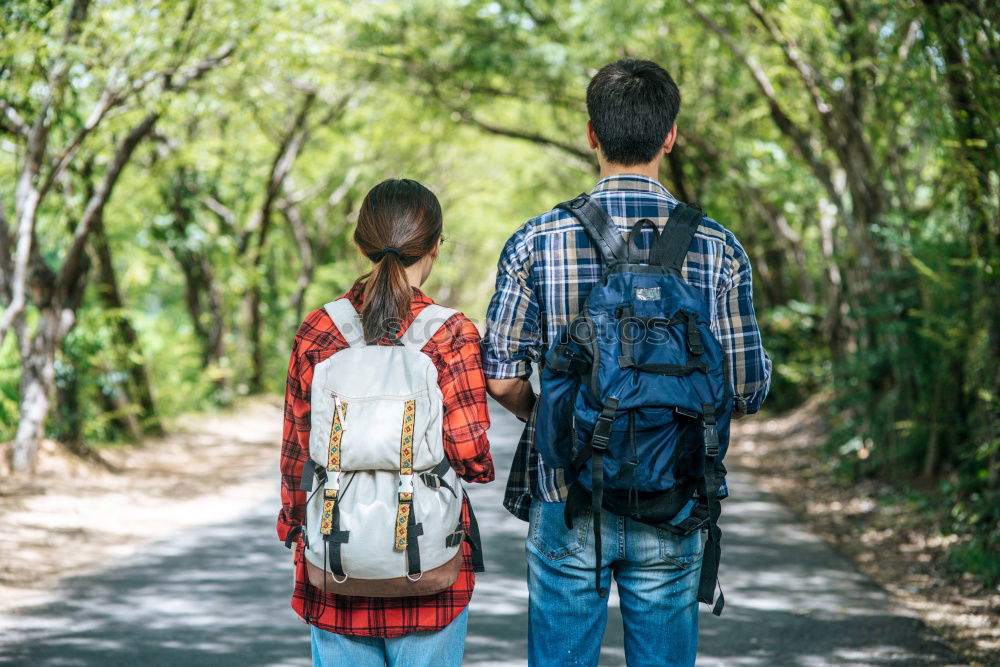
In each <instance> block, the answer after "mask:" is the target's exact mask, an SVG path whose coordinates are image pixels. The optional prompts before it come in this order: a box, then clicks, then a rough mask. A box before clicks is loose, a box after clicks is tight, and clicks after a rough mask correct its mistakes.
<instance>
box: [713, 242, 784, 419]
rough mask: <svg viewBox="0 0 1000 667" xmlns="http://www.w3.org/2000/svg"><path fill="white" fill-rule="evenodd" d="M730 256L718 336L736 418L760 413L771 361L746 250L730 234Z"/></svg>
mask: <svg viewBox="0 0 1000 667" xmlns="http://www.w3.org/2000/svg"><path fill="white" fill-rule="evenodd" d="M727 246H728V247H727V254H729V255H730V262H731V268H732V273H731V275H730V277H729V281H728V282H729V284H728V286H727V289H725V290H724V291H723V292H722V293H721V294H720V296H719V302H718V305H717V307H718V318H717V321H718V329H719V331H718V332H717V336H718V338H719V342H720V343H721V344H722V347H723V349H724V350H725V352H726V357H727V359H728V361H729V368H730V373H729V376H730V378H731V380H732V383H733V393H734V394H735V398H736V403H735V406H734V409H733V418H734V419H739V418H741V417H743V416H745V415H748V414H753V413H755V412H757V411H758V410H760V406H761V404H762V403H763V402H764V398H765V397H766V396H767V392H768V390H769V389H770V386H771V359H770V358H769V357H768V356H767V353H766V352H765V351H764V345H763V342H762V341H761V338H760V328H759V327H758V326H757V316H756V314H755V313H754V308H753V284H752V282H753V280H752V271H751V268H750V259H749V257H747V254H746V251H744V250H743V247H742V246H741V245H740V244H739V241H737V240H736V237H735V236H733V235H732V234H729V238H728V239H727Z"/></svg>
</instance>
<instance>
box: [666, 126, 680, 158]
mask: <svg viewBox="0 0 1000 667" xmlns="http://www.w3.org/2000/svg"><path fill="white" fill-rule="evenodd" d="M675 141H677V123H674V125H673V127H671V128H670V131H669V132H667V138H666V139H664V140H663V152H664V153H669V152H670V151H672V150H674V142H675Z"/></svg>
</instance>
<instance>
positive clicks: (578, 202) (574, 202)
mask: <svg viewBox="0 0 1000 667" xmlns="http://www.w3.org/2000/svg"><path fill="white" fill-rule="evenodd" d="M587 199H589V197H588V196H587V195H585V194H582V195H577V196H576V197H574V198H573V199H570V200H569V205H570V206H572V207H573V208H575V209H581V208H583V207H584V206H585V205H586V203H587Z"/></svg>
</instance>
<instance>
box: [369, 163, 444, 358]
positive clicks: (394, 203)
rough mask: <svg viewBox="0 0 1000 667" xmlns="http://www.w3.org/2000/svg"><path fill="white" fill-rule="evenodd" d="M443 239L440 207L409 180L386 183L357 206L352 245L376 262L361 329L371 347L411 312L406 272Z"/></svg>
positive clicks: (425, 191)
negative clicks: (358, 207)
mask: <svg viewBox="0 0 1000 667" xmlns="http://www.w3.org/2000/svg"><path fill="white" fill-rule="evenodd" d="M440 238H441V204H440V203H438V200H437V197H435V196H434V193H433V192H431V191H430V190H428V189H427V188H425V187H424V186H422V185H421V184H420V183H417V182H416V181H412V180H410V179H408V178H401V179H388V180H385V181H382V182H381V183H379V184H378V185H376V186H375V187H374V188H372V189H371V190H370V191H369V192H368V194H367V195H365V200H364V201H363V202H362V203H361V210H360V211H359V213H358V226H357V228H356V229H355V230H354V242H355V243H357V244H358V247H360V248H361V252H363V253H364V254H365V256H366V257H368V259H370V260H371V261H372V262H374V263H375V266H374V267H372V270H371V272H370V273H367V274H365V275H364V276H362V277H361V278H360V280H362V281H364V305H363V306H362V307H361V326H362V328H363V329H364V332H365V340H366V341H367V342H369V343H375V342H378V341H379V340H381V339H382V338H384V337H385V336H387V335H390V334H392V335H395V334H396V332H397V331H398V328H399V325H400V323H401V322H402V321H403V320H404V319H405V318H406V316H407V315H408V314H409V312H410V300H411V299H412V298H413V290H412V289H411V287H410V283H409V281H408V280H407V277H406V272H405V271H404V269H405V268H406V267H408V266H410V265H411V264H414V263H416V262H417V261H419V260H420V258H422V257H424V256H425V255H427V253H429V252H431V251H432V250H433V249H434V245H435V244H436V243H437V242H438V239H440Z"/></svg>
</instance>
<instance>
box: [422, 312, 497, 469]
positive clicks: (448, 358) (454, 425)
mask: <svg viewBox="0 0 1000 667" xmlns="http://www.w3.org/2000/svg"><path fill="white" fill-rule="evenodd" d="M434 339H435V341H436V342H437V343H438V356H439V359H440V363H439V364H438V386H439V387H440V388H441V393H442V395H443V398H444V424H443V426H444V451H445V454H446V455H447V456H448V459H449V461H451V466H452V468H453V469H454V470H455V472H456V473H457V474H458V476H459V477H461V478H462V479H464V480H466V481H468V482H480V483H486V482H491V481H493V479H494V476H495V475H494V471H493V457H492V456H490V443H489V440H488V439H487V437H486V431H487V429H489V427H490V415H489V410H488V407H487V403H486V381H485V379H484V378H483V360H482V354H481V352H480V338H479V332H478V331H477V330H476V327H475V325H474V324H472V322H470V321H469V320H468V318H466V317H465V316H464V315H462V314H460V313H459V314H456V315H454V316H452V318H451V319H450V320H449V321H448V322H447V323H446V324H445V326H443V327H442V328H441V331H439V332H438V333H437V334H436V335H435V337H434Z"/></svg>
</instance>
